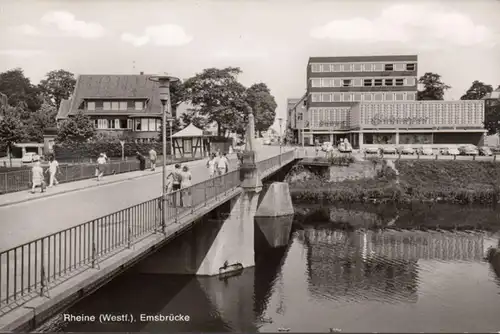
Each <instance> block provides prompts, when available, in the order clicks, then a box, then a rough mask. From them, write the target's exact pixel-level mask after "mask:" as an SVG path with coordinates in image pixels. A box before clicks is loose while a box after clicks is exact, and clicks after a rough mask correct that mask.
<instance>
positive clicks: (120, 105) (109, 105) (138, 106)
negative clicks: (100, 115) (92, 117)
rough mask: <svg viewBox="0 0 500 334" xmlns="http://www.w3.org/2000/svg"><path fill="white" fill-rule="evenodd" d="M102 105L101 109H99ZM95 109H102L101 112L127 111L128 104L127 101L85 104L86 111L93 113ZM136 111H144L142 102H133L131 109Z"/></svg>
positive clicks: (90, 102)
mask: <svg viewBox="0 0 500 334" xmlns="http://www.w3.org/2000/svg"><path fill="white" fill-rule="evenodd" d="M101 103H102V107H101ZM96 108H102V110H123V111H126V110H129V109H131V108H129V102H128V101H102V102H100V103H99V102H94V101H89V102H87V110H89V111H95V110H96ZM132 108H133V109H134V110H136V111H142V110H143V109H144V102H143V101H135V102H134V106H133V107H132Z"/></svg>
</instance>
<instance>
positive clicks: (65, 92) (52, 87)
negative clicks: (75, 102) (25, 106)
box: [39, 69, 76, 109]
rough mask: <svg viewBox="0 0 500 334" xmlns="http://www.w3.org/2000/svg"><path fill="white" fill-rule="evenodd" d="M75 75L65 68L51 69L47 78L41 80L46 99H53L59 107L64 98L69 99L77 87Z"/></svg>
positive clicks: (41, 89)
mask: <svg viewBox="0 0 500 334" xmlns="http://www.w3.org/2000/svg"><path fill="white" fill-rule="evenodd" d="M75 84H76V80H75V75H74V74H73V73H71V72H68V71H65V70H62V69H61V70H54V71H50V72H49V73H47V74H46V75H45V79H43V80H42V81H40V84H39V88H40V91H41V93H42V94H43V95H45V96H46V99H48V100H49V101H51V102H52V103H53V104H54V105H55V107H56V108H57V109H59V105H60V104H61V101H62V100H63V99H67V98H68V97H69V96H70V95H71V94H72V93H73V90H74V89H75Z"/></svg>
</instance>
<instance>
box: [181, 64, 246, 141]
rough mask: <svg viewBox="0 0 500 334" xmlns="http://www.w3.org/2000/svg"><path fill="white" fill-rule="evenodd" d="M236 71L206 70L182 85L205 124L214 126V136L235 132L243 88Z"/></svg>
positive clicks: (239, 116)
mask: <svg viewBox="0 0 500 334" xmlns="http://www.w3.org/2000/svg"><path fill="white" fill-rule="evenodd" d="M240 73H241V70H240V69H239V68H238V67H227V68H223V69H217V68H208V69H205V70H203V72H201V73H198V74H196V75H195V76H194V77H192V78H189V79H188V80H186V81H185V82H184V88H185V89H186V96H187V99H188V100H189V101H190V102H191V104H193V105H194V106H196V107H198V110H199V111H198V112H199V114H200V115H202V116H207V120H208V122H210V123H212V122H216V123H217V134H218V135H219V136H221V135H223V134H225V133H226V132H227V131H228V130H229V131H234V130H235V127H237V126H238V123H237V122H238V121H239V120H241V119H242V113H243V111H242V110H241V108H239V107H240V106H242V103H241V101H242V100H244V96H245V91H246V89H245V87H244V86H243V85H242V84H240V83H239V82H238V80H237V76H238V75H239V74H240Z"/></svg>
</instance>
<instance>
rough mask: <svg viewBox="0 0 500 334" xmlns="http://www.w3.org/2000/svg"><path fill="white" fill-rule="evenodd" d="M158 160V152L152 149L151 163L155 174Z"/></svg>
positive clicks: (150, 154)
mask: <svg viewBox="0 0 500 334" xmlns="http://www.w3.org/2000/svg"><path fill="white" fill-rule="evenodd" d="M156 158H157V155H156V151H155V150H154V148H151V149H150V150H149V161H150V163H151V171H153V172H154V170H155V169H156Z"/></svg>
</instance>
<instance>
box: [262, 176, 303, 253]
mask: <svg viewBox="0 0 500 334" xmlns="http://www.w3.org/2000/svg"><path fill="white" fill-rule="evenodd" d="M259 202H260V203H259V206H258V208H257V212H256V213H255V243H256V245H255V246H256V250H259V249H264V250H265V248H278V247H284V246H286V245H287V244H288V241H289V238H290V233H291V230H292V222H293V215H294V209H293V204H292V197H291V196H290V190H289V188H288V183H285V182H273V183H271V184H270V186H269V188H268V189H267V190H266V191H265V192H262V196H261V198H260V201H259Z"/></svg>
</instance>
